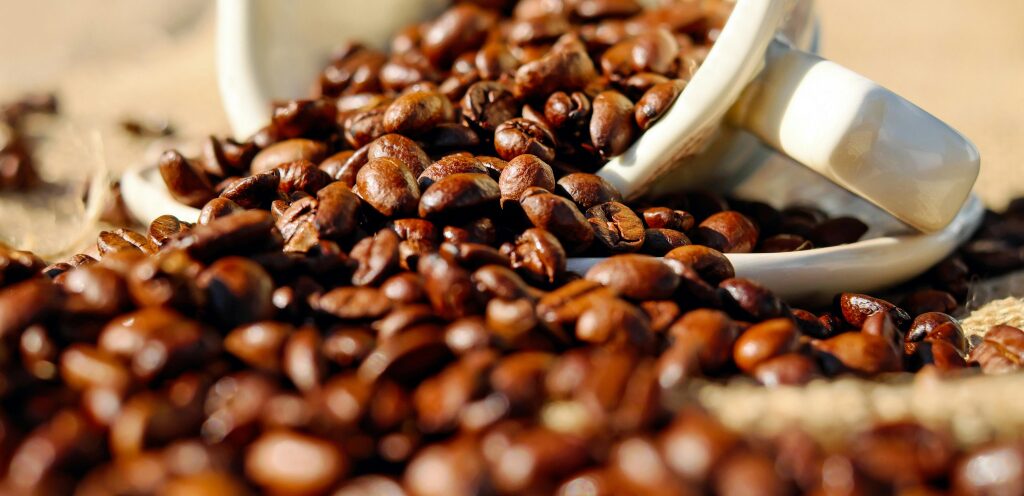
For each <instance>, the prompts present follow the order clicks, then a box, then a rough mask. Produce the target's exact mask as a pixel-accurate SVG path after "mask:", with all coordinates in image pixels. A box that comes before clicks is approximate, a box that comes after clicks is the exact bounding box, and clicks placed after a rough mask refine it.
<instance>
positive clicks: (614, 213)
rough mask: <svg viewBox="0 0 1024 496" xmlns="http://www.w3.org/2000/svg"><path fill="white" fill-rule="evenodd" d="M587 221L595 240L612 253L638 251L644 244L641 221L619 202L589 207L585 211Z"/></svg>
mask: <svg viewBox="0 0 1024 496" xmlns="http://www.w3.org/2000/svg"><path fill="white" fill-rule="evenodd" d="M587 221H588V222H590V226H591V227H592V228H593V229H594V234H595V236H596V237H597V240H598V241H600V242H601V243H602V244H603V245H604V246H606V247H607V248H608V249H609V250H611V251H612V252H613V253H623V252H633V251H638V250H640V248H641V247H642V246H644V244H645V242H646V233H645V230H644V224H643V221H641V220H640V217H638V216H637V215H636V213H634V212H633V210H631V209H630V208H629V207H627V206H625V205H623V204H621V203H619V202H608V203H601V204H599V205H595V206H593V207H591V208H590V209H588V210H587Z"/></svg>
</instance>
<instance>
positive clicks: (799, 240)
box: [758, 234, 814, 253]
mask: <svg viewBox="0 0 1024 496" xmlns="http://www.w3.org/2000/svg"><path fill="white" fill-rule="evenodd" d="M812 248H814V243H811V242H810V241H808V240H806V239H804V238H803V237H801V236H797V235H796V234H776V235H775V236H772V237H770V238H766V239H764V240H763V241H761V244H760V245H759V246H758V251H760V252H762V253H781V252H790V251H803V250H810V249H812Z"/></svg>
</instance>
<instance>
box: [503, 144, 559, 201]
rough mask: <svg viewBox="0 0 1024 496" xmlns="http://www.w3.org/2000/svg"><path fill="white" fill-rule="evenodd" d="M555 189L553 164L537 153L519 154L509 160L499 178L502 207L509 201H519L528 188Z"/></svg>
mask: <svg viewBox="0 0 1024 496" xmlns="http://www.w3.org/2000/svg"><path fill="white" fill-rule="evenodd" d="M530 187H538V188H543V189H545V190H548V191H551V190H554V189H555V174H554V171H552V170H551V166H550V165H548V164H547V163H545V162H544V161H543V160H541V159H540V158H539V157H537V156H535V155H530V154H525V155H519V156H518V157H515V158H513V159H512V160H510V161H509V162H508V165H507V166H506V167H505V168H504V169H502V171H501V176H500V178H499V179H498V189H499V190H500V191H501V207H502V208H505V204H506V203H507V202H518V201H519V197H520V196H522V194H523V192H524V191H526V189H527V188H530Z"/></svg>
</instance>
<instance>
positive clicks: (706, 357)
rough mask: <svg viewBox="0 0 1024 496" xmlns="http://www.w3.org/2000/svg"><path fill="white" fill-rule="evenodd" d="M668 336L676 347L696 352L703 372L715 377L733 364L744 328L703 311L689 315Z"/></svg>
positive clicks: (673, 326)
mask: <svg viewBox="0 0 1024 496" xmlns="http://www.w3.org/2000/svg"><path fill="white" fill-rule="evenodd" d="M668 333H669V335H670V336H672V339H673V340H674V341H675V344H674V346H675V347H682V348H684V349H689V350H692V352H693V353H694V356H695V357H696V358H697V360H698V364H699V367H700V370H701V371H702V372H704V373H708V374H711V373H715V372H717V371H719V370H721V369H722V368H723V367H724V366H726V365H727V364H728V363H730V359H731V358H732V349H733V343H734V342H735V341H736V338H737V336H739V333H740V328H739V325H738V324H736V323H735V322H734V321H733V320H732V319H730V318H729V316H728V315H726V314H725V313H723V312H720V311H717V310H708V309H700V310H693V311H690V312H687V313H686V314H685V315H683V316H682V317H681V318H680V319H679V320H677V321H676V322H675V323H674V324H672V326H671V327H669V329H668Z"/></svg>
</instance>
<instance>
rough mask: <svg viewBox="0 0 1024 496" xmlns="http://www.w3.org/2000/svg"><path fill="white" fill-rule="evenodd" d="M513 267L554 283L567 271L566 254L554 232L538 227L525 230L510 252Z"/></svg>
mask: <svg viewBox="0 0 1024 496" xmlns="http://www.w3.org/2000/svg"><path fill="white" fill-rule="evenodd" d="M509 258H510V260H511V262H512V268H513V269H516V270H518V271H520V273H525V274H526V275H527V276H528V277H530V278H532V279H535V280H540V281H546V282H547V283H549V284H550V283H554V282H555V280H556V279H557V278H559V277H560V276H561V274H562V273H563V272H565V266H566V254H565V249H563V248H562V244H561V243H560V242H559V241H558V238H556V237H555V236H554V235H553V234H551V233H550V232H548V231H546V230H544V229H538V228H535V227H533V228H530V229H527V230H525V231H523V233H522V234H520V235H519V237H518V238H516V240H515V244H514V245H513V247H512V249H511V250H510V253H509Z"/></svg>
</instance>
